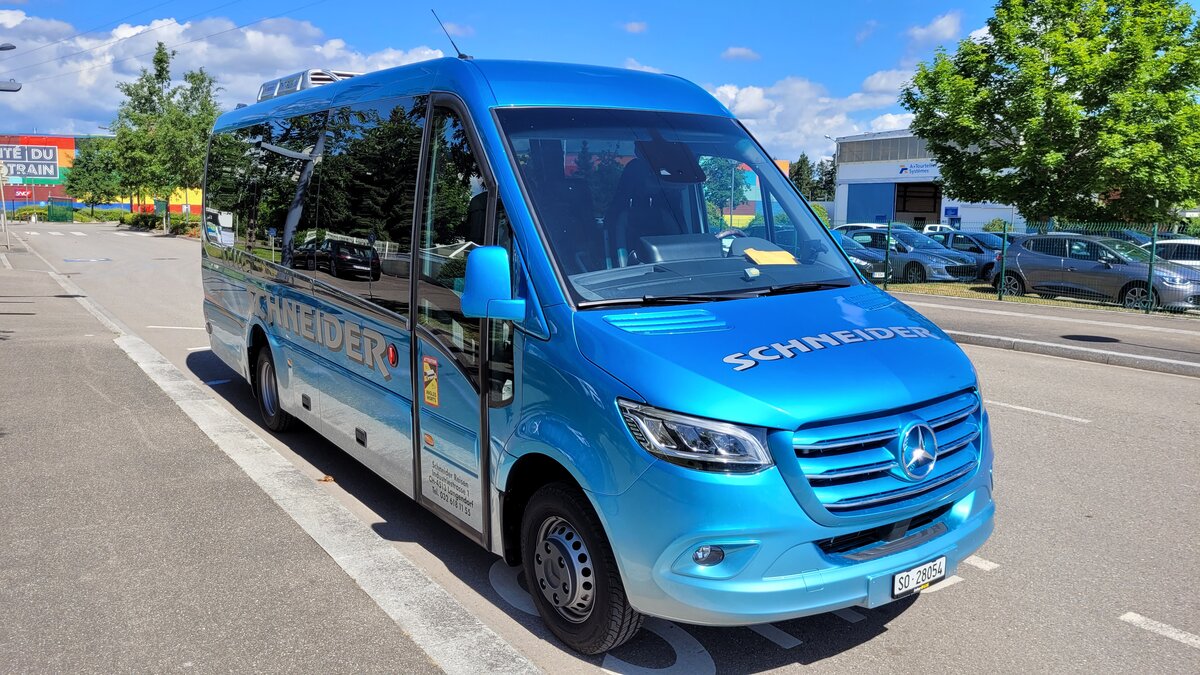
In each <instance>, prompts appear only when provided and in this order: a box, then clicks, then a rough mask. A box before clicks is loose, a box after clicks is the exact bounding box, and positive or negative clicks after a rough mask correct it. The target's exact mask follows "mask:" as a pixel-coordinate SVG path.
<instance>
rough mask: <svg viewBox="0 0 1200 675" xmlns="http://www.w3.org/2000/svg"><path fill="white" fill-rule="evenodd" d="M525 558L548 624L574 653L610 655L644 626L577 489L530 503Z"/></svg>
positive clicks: (543, 494) (545, 493)
mask: <svg viewBox="0 0 1200 675" xmlns="http://www.w3.org/2000/svg"><path fill="white" fill-rule="evenodd" d="M521 558H522V562H523V563H524V567H525V579H526V581H527V583H528V584H529V592H530V594H531V595H532V596H533V602H534V604H535V605H536V606H537V608H538V613H539V614H540V615H541V617H542V621H544V622H546V626H547V627H549V628H550V631H551V632H552V633H554V634H555V635H556V636H557V637H558V639H560V640H562V641H563V642H565V643H566V644H567V646H569V647H571V648H572V649H574V650H576V651H578V652H580V653H583V654H599V653H602V652H606V651H608V650H610V649H612V648H614V647H616V646H618V645H621V644H624V643H625V642H626V641H628V640H629V639H630V638H632V637H633V636H634V635H635V634H636V633H637V632H638V630H639V629H640V628H641V627H642V620H643V617H642V615H641V614H639V613H638V611H637V610H635V609H634V608H633V607H631V606H630V605H629V599H628V598H627V597H626V596H625V587H624V585H623V584H622V583H621V575H620V573H619V572H618V571H617V562H616V559H615V558H614V557H613V553H612V549H611V548H610V546H609V544H608V539H607V537H605V536H604V529H603V527H602V526H601V524H600V519H599V518H598V517H596V513H595V512H594V511H593V510H592V506H591V504H589V503H588V501H587V498H586V497H584V495H583V493H581V492H580V491H579V490H578V489H577V488H575V487H574V486H571V485H567V484H566V483H551V484H549V485H546V486H544V487H542V488H541V489H539V490H538V491H537V492H535V493H534V495H533V496H532V497H531V498H530V499H529V504H528V506H527V507H526V508H525V513H524V515H523V517H522V518H521Z"/></svg>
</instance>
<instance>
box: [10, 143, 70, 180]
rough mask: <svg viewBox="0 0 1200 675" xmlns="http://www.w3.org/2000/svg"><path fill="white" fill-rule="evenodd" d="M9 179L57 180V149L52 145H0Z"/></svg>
mask: <svg viewBox="0 0 1200 675" xmlns="http://www.w3.org/2000/svg"><path fill="white" fill-rule="evenodd" d="M0 162H4V165H5V166H6V167H8V176H9V178H58V148H56V147H54V146H52V145H0Z"/></svg>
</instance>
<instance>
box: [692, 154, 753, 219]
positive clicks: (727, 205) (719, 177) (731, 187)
mask: <svg viewBox="0 0 1200 675" xmlns="http://www.w3.org/2000/svg"><path fill="white" fill-rule="evenodd" d="M740 164H741V162H738V161H737V160H734V159H729V158H727V157H701V158H700V168H701V169H703V170H704V175H705V179H704V199H705V200H706V201H708V202H709V203H710V204H713V205H714V206H716V207H717V208H718V209H729V211H730V215H731V216H732V210H733V209H735V208H737V207H738V205H740V204H745V203H746V202H747V201H749V200H748V198H747V197H746V188H747V186H748V183H747V182H746V175H745V174H746V173H747V172H745V171H742V170H741V169H739V168H738V166H739V165H740Z"/></svg>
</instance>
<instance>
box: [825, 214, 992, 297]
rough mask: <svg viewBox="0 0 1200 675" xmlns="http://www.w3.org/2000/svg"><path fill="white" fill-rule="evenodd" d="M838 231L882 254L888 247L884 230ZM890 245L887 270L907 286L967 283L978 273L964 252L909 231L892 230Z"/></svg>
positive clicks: (972, 261) (977, 266)
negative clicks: (924, 283) (931, 283)
mask: <svg viewBox="0 0 1200 675" xmlns="http://www.w3.org/2000/svg"><path fill="white" fill-rule="evenodd" d="M842 232H843V234H845V235H847V236H849V237H850V238H851V239H853V240H854V241H857V242H858V243H860V244H862V245H863V246H866V247H867V248H873V249H876V250H878V251H884V250H886V249H887V248H888V246H889V242H888V233H887V230H885V229H880V228H874V229H865V228H864V229H859V230H850V231H849V232H847V231H845V230H843V231H842ZM890 246H891V251H890V252H889V253H888V258H889V260H890V263H891V269H892V270H893V271H894V272H895V273H896V274H898V275H899V276H900V279H901V280H903V281H905V282H907V283H910V284H919V283H923V282H925V281H970V280H972V279H974V278H975V277H976V276H978V274H979V264H978V263H976V261H975V259H974V258H972V257H971V256H969V255H967V254H965V253H960V252H958V251H951V250H950V249H948V248H946V247H945V246H942V245H941V244H939V243H937V242H936V241H934V240H932V239H930V238H929V237H927V236H925V235H923V234H921V233H920V232H917V231H915V230H913V229H911V228H907V227H905V228H892V237H891V242H890Z"/></svg>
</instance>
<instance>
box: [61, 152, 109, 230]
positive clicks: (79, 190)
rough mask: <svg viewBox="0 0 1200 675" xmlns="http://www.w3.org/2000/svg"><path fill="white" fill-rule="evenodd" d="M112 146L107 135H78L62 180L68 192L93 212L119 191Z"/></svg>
mask: <svg viewBox="0 0 1200 675" xmlns="http://www.w3.org/2000/svg"><path fill="white" fill-rule="evenodd" d="M114 146H115V142H114V141H113V140H112V139H110V138H86V139H80V141H79V143H78V144H77V145H76V148H75V162H74V164H72V166H71V170H70V172H69V173H67V178H66V181H65V182H64V183H63V189H64V190H65V191H66V193H67V194H68V195H70V196H72V197H74V198H76V199H78V200H79V201H81V202H83V203H84V204H87V205H88V206H89V207H91V213H92V215H93V216H95V215H96V205H97V204H108V203H110V202H112V201H113V200H115V199H116V198H117V197H118V196H120V194H121V176H120V174H119V165H120V162H119V160H118V158H117V153H116V148H115V147H114Z"/></svg>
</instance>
